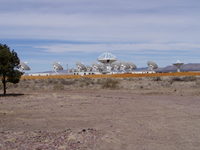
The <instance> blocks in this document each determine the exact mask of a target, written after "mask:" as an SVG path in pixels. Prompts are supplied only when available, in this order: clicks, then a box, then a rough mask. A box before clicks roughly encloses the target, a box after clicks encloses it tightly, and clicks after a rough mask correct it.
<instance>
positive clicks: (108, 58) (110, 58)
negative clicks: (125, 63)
mask: <svg viewBox="0 0 200 150" xmlns="http://www.w3.org/2000/svg"><path fill="white" fill-rule="evenodd" d="M116 60H117V58H116V57H115V56H114V55H113V54H111V53H108V52H105V53H103V54H101V55H100V56H99V57H98V61H99V62H101V63H103V64H111V63H113V62H115V61H116Z"/></svg>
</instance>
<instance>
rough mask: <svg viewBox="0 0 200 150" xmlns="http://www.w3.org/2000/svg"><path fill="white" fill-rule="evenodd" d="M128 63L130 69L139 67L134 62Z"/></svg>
mask: <svg viewBox="0 0 200 150" xmlns="http://www.w3.org/2000/svg"><path fill="white" fill-rule="evenodd" d="M127 64H128V65H129V69H130V71H132V70H135V69H137V66H136V65H135V64H134V63H132V62H127Z"/></svg>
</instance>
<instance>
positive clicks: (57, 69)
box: [53, 62, 63, 73]
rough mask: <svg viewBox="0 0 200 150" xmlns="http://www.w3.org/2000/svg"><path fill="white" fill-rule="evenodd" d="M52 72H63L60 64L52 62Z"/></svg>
mask: <svg viewBox="0 0 200 150" xmlns="http://www.w3.org/2000/svg"><path fill="white" fill-rule="evenodd" d="M53 70H54V71H55V72H56V73H58V71H61V70H63V67H62V66H61V64H60V62H54V63H53Z"/></svg>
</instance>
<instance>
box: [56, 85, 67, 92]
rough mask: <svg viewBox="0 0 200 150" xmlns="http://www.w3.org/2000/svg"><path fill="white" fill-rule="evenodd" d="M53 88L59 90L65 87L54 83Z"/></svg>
mask: <svg viewBox="0 0 200 150" xmlns="http://www.w3.org/2000/svg"><path fill="white" fill-rule="evenodd" d="M53 89H54V90H57V91H59V90H64V89H65V87H64V85H63V84H55V85H54V86H53Z"/></svg>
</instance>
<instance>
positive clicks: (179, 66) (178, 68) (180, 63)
mask: <svg viewBox="0 0 200 150" xmlns="http://www.w3.org/2000/svg"><path fill="white" fill-rule="evenodd" d="M173 65H174V66H175V67H176V68H177V72H181V66H183V65H184V63H182V62H181V61H180V60H177V61H176V63H174V64H173Z"/></svg>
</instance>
